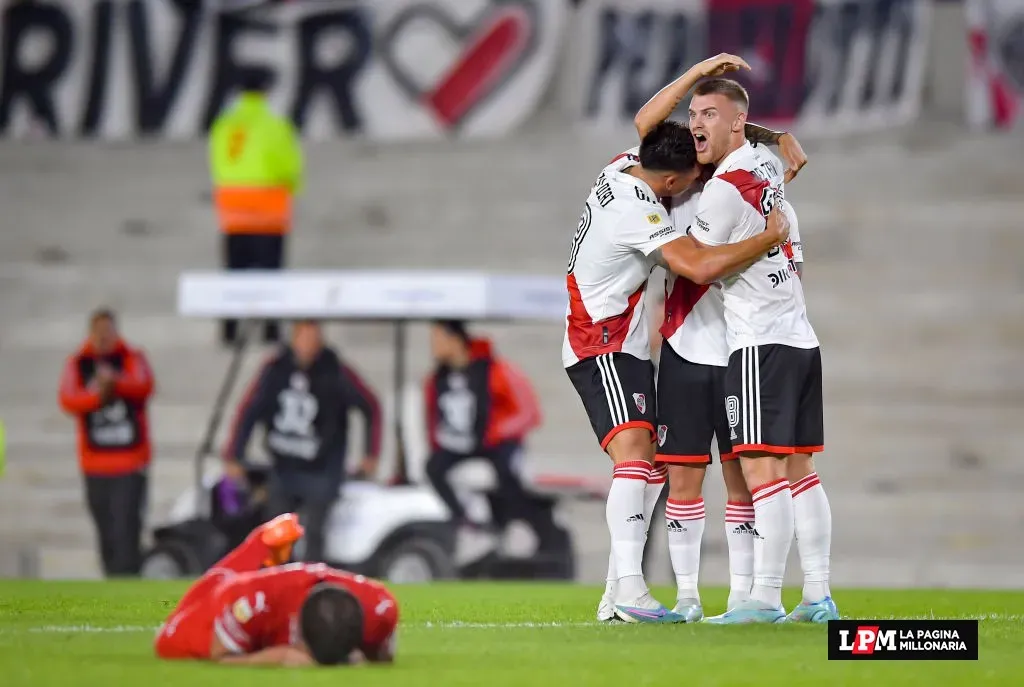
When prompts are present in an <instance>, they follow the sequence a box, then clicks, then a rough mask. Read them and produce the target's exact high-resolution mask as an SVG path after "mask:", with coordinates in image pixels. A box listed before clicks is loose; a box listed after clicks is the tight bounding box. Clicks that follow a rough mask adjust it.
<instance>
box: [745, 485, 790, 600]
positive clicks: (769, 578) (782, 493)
mask: <svg viewBox="0 0 1024 687" xmlns="http://www.w3.org/2000/svg"><path fill="white" fill-rule="evenodd" d="M750 493H751V494H752V495H753V497H754V530H755V533H754V584H753V586H752V587H751V588H750V598H751V599H753V600H755V601H760V602H761V603H763V604H767V605H768V606H771V607H772V608H781V607H782V578H783V577H784V576H785V574H786V557H787V556H789V547H790V545H791V544H792V543H793V496H792V494H791V493H790V490H789V482H788V481H786V480H784V479H777V480H774V481H771V482H768V483H767V484H762V485H761V486H759V487H757V488H756V489H751V490H750Z"/></svg>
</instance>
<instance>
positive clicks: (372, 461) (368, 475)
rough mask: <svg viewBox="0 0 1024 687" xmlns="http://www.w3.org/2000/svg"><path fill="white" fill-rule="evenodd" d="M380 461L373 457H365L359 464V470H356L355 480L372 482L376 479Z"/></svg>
mask: <svg viewBox="0 0 1024 687" xmlns="http://www.w3.org/2000/svg"><path fill="white" fill-rule="evenodd" d="M379 463H380V461H379V460H378V459H377V458H376V457H374V456H366V457H365V458H363V460H362V461H361V462H360V463H359V469H358V470H356V478H358V479H365V480H373V479H375V478H376V477H377V466H378V464H379Z"/></svg>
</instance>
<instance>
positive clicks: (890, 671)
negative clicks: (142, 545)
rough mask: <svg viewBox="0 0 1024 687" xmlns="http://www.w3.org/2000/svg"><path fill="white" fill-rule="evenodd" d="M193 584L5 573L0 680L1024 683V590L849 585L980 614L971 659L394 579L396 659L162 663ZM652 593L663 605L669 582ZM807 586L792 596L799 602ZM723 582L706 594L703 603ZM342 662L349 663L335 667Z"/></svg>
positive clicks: (12, 683) (519, 589)
mask: <svg viewBox="0 0 1024 687" xmlns="http://www.w3.org/2000/svg"><path fill="white" fill-rule="evenodd" d="M184 588H185V585H183V584H177V583H154V582H141V581H140V582H116V583H115V582H111V583H101V582H96V583H88V582H77V583H76V582H35V581H33V582H0V685H2V686H3V687H23V686H24V687H28V686H36V685H45V686H50V685H53V686H54V687H58V686H59V687H92V686H97V687H100V686H102V687H176V686H177V685H181V686H183V687H184V686H187V687H201V686H203V685H211V686H216V687H235V686H236V685H237V686H238V687H243V686H244V687H253V686H254V685H256V686H261V685H263V684H267V683H265V682H264V681H266V680H273V685H274V687H278V686H279V685H310V686H316V685H338V684H345V685H356V684H358V685H402V686H403V687H416V686H418V685H425V686H426V685H434V684H436V685H439V686H443V687H449V686H454V685H471V686H472V687H492V686H495V685H526V686H533V685H536V686H538V687H539V686H545V685H558V686H559V687H591V686H593V685H615V686H616V687H619V686H622V685H627V686H633V685H680V684H688V685H701V686H707V685H751V686H755V687H769V686H772V685H785V686H786V687H790V686H793V685H829V686H832V685H877V686H879V687H887V686H888V685H894V686H895V685H901V686H902V685H943V686H945V685H977V684H994V685H1012V684H1024V646H1022V644H1024V593H1022V592H976V591H949V590H932V591H929V590H914V591H868V590H839V591H838V592H837V593H836V598H837V600H838V602H839V604H840V610H841V612H842V613H843V616H844V617H851V618H857V619H872V618H892V617H898V618H921V617H935V618H980V619H981V646H980V660H979V661H977V662H959V661H956V662H954V661H932V662H909V661H908V662H902V661H896V662H894V661H888V662H870V663H866V662H856V663H855V662H850V661H837V662H829V661H828V660H827V659H826V656H827V647H826V640H825V628H824V627H821V626H787V625H781V626H772V627H714V626H708V625H695V626H694V625H674V626H633V625H630V626H627V625H615V626H603V625H598V624H597V623H596V622H595V621H594V619H593V612H594V608H595V605H596V601H597V599H598V597H599V595H600V590H599V589H597V588H593V587H583V586H576V585H561V584H490V583H488V584H483V583H481V584H476V583H463V584H435V585H430V586H408V587H398V588H397V589H396V593H397V596H398V598H399V601H400V603H401V611H402V620H401V629H400V631H399V632H400V634H399V639H398V660H397V663H396V664H395V665H393V666H360V667H354V668H338V669H323V668H312V669H301V670H295V669H291V670H289V669H267V668H263V669H251V668H250V669H244V668H238V667H234V666H212V665H204V664H197V663H192V664H189V663H164V662H160V661H157V660H156V659H155V658H154V657H153V653H152V638H153V634H154V630H155V628H156V626H157V625H158V624H159V623H160V621H161V620H163V618H164V616H165V615H166V614H167V613H169V611H170V610H171V609H172V608H173V606H174V604H175V602H176V601H177V599H178V597H179V595H180V594H181V593H182V592H183V590H184ZM656 594H657V595H658V597H659V598H661V599H662V600H664V601H668V600H670V599H671V598H672V593H671V591H670V590H666V589H659V590H656ZM797 595H798V592H795V591H794V592H791V593H788V594H787V598H786V601H787V603H788V604H789V605H792V604H793V603H795V602H796V601H797V599H796V596H797ZM724 602H725V591H724V590H722V589H709V590H705V592H704V603H705V608H706V610H707V611H708V612H709V613H716V612H720V611H721V610H722V607H723V606H724ZM339 671H341V672H340V673H339Z"/></svg>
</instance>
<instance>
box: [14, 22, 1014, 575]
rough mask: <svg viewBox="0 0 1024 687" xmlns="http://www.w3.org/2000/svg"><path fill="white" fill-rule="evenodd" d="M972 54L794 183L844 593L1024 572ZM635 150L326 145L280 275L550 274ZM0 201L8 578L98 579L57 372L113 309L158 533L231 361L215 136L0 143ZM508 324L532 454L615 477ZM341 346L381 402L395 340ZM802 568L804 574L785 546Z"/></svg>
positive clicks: (537, 339) (562, 130) (537, 344)
mask: <svg viewBox="0 0 1024 687" xmlns="http://www.w3.org/2000/svg"><path fill="white" fill-rule="evenodd" d="M936 14H937V17H936V22H935V27H934V31H935V36H933V38H934V39H935V41H936V42H937V41H938V40H939V39H940V38H941V37H942V36H947V37H949V36H957V37H958V40H962V38H959V37H962V36H963V32H964V29H963V19H962V10H961V9H959V8H957V7H955V6H954V7H952V8H947V7H946V6H941V7H939V8H937V9H936ZM954 52H955V51H954ZM963 59H964V58H963V55H962V54H961V55H960V56H959V58H957V57H956V56H954V57H949V56H948V55H944V56H943V57H941V58H938V57H937V58H936V60H935V61H934V62H933V63H932V65H931V72H930V76H929V89H928V92H929V94H930V97H929V99H928V101H927V102H928V105H927V106H926V110H927V112H926V114H925V116H924V118H923V120H922V121H921V122H920V123H919V124H918V125H915V126H913V127H911V128H906V129H903V130H900V131H897V132H891V133H885V134H870V135H863V136H860V137H859V138H849V137H847V138H842V139H836V140H828V141H820V140H819V141H815V142H812V143H809V144H807V145H806V146H805V147H806V148H807V150H808V153H809V155H810V157H811V163H810V165H809V166H808V168H807V169H806V171H805V172H804V173H803V174H802V175H801V176H800V178H799V180H798V182H796V183H794V184H793V185H792V187H791V188H790V189H788V192H787V195H788V196H789V197H790V198H791V199H792V200H793V202H794V205H795V207H796V208H797V210H798V212H799V215H800V221H801V232H802V234H803V237H804V242H805V246H806V248H805V251H806V255H807V268H806V275H805V283H806V290H807V293H808V300H809V305H810V309H811V317H812V321H813V322H814V324H815V327H816V329H817V331H818V334H819V337H820V338H821V340H822V347H823V352H824V360H825V374H826V380H825V383H826V426H827V452H826V453H825V454H824V457H823V458H822V459H821V460H820V462H819V471H820V473H821V474H822V476H823V479H824V480H825V483H826V486H827V488H828V490H829V495H830V498H831V502H832V508H833V517H834V523H835V536H834V545H833V550H834V555H833V559H834V560H833V570H834V573H833V577H834V581H835V583H836V584H837V585H852V584H860V585H886V586H888V585H891V586H908V585H920V586H947V585H949V586H991V587H996V586H1020V585H1021V584H1022V579H1024V578H1022V577H1021V575H1020V569H1021V566H1022V565H1024V546H1021V545H1020V543H1021V541H1022V540H1024V536H1022V534H1021V531H1022V527H1024V501H1022V500H1021V499H1020V493H1021V491H1022V489H1024V461H1022V460H1021V458H1020V456H1019V455H1018V451H1019V450H1020V447H1021V446H1022V445H1024V423H1022V422H1021V418H1022V417H1024V298H1022V293H1024V262H1022V256H1024V227H1022V222H1021V217H1024V178H1022V176H1021V174H1020V171H1019V170H1020V160H1021V159H1024V138H1022V137H1020V136H1005V135H1003V136H999V135H991V134H971V135H967V134H965V133H964V127H963V126H962V125H961V124H959V123H957V122H958V121H959V118H958V115H959V113H960V110H961V109H962V108H961V107H960V105H959V100H958V99H959V98H962V95H961V94H960V93H959V92H958V89H956V88H953V86H951V85H950V81H951V80H952V81H953V82H955V83H956V84H960V75H961V74H962V69H963V66H962V65H963V64H964V62H963ZM950 65H952V71H950V69H951V67H950ZM957 69H959V70H960V71H956V70H957ZM552 100H553V99H552ZM627 145H631V142H630V141H629V140H628V138H620V139H617V140H616V139H612V138H608V137H604V138H602V137H600V136H595V135H593V134H587V133H584V132H580V131H575V130H572V129H570V127H569V126H568V125H567V123H566V122H565V119H564V118H563V116H562V115H561V114H560V112H559V108H558V107H557V105H556V103H554V102H549V103H547V105H545V107H544V108H543V109H542V110H541V112H540V113H539V114H537V115H536V116H535V117H534V118H533V119H532V120H531V122H530V123H529V125H528V126H527V127H525V128H524V129H523V131H522V133H519V134H517V135H515V136H514V137H513V138H510V139H506V140H500V141H492V142H483V143H472V144H464V145H459V146H456V145H451V144H445V143H412V144H403V145H401V146H395V147H389V146H386V145H384V146H378V145H371V144H366V143H358V142H352V141H332V142H325V143H317V144H316V145H310V146H309V147H308V149H307V154H308V158H309V160H308V179H309V182H308V188H307V189H306V191H305V194H304V197H303V199H302V202H301V204H300V209H299V214H298V217H297V221H296V225H297V227H298V229H297V231H296V233H295V235H294V242H293V244H292V246H293V248H292V256H291V258H290V262H291V264H293V265H296V266H303V267H322V268H353V267H360V268H365V267H374V266H380V267H396V268H401V267H424V266H429V267H436V268H463V267H479V268H482V269H487V270H507V271H528V272H530V271H532V272H539V273H551V274H561V273H562V272H561V270H563V269H564V262H565V258H566V250H567V245H568V240H569V237H570V236H571V233H572V228H573V227H574V226H575V223H576V219H577V215H578V212H579V204H580V201H581V200H582V198H583V196H584V193H585V190H586V188H587V187H588V185H589V184H590V183H591V182H592V179H593V176H594V174H595V172H596V171H597V170H598V169H600V167H601V165H602V164H603V162H604V161H605V160H606V159H607V158H608V157H609V155H610V154H613V153H615V152H616V151H618V150H620V149H621V148H622V147H624V146H627ZM0 208H2V209H3V220H2V225H3V230H2V231H0V293H2V294H3V295H2V297H0V319H2V321H3V326H2V327H0V380H2V383H0V417H3V419H4V421H5V422H6V425H7V428H8V441H9V447H8V452H7V453H8V462H9V465H8V472H7V475H6V477H5V478H4V479H3V481H2V482H0V522H3V526H2V527H0V547H2V550H3V551H4V552H5V555H3V556H0V575H4V574H8V575H10V574H19V573H27V574H39V575H43V576H47V577H54V576H59V577H66V576H74V577H79V576H82V577H90V576H95V575H96V574H97V572H98V567H97V564H96V561H95V554H94V547H93V544H92V536H93V534H92V531H91V526H90V524H89V521H88V519H87V518H86V515H85V511H84V507H83V503H82V493H81V492H82V489H81V486H80V484H79V478H78V475H77V472H76V469H75V461H74V453H73V450H74V448H73V447H74V432H73V429H74V428H73V425H72V422H71V421H70V420H69V419H68V418H66V417H64V416H63V415H61V413H60V411H59V409H58V408H57V405H56V389H57V379H58V375H59V373H60V368H61V364H62V361H63V357H64V356H65V355H66V354H67V352H68V351H69V350H70V348H71V346H73V345H74V343H76V342H77V341H78V340H79V339H80V337H81V336H82V334H83V332H84V328H85V315H84V314H85V313H87V312H88V311H89V310H90V309H91V308H93V307H94V306H96V305H98V304H106V305H110V306H111V307H113V308H115V309H116V310H117V311H118V312H120V313H121V315H122V322H123V325H122V326H123V329H124V330H125V332H126V334H127V335H128V336H130V337H131V339H132V340H133V342H137V343H138V345H140V346H142V347H144V348H145V350H146V351H147V353H148V355H149V357H150V360H151V362H152V364H153V366H154V368H155V370H156V374H157V381H158V391H157V396H156V402H155V404H154V405H153V408H152V421H153V431H154V436H155V444H156V447H157V452H156V458H155V464H154V474H153V478H152V480H151V483H152V484H153V485H154V488H153V494H152V507H151V520H152V521H153V522H159V520H160V519H161V517H162V516H163V514H165V513H166V510H167V507H168V505H169V502H170V500H171V499H172V498H173V497H174V496H175V495H177V494H178V493H179V492H180V491H181V490H182V489H184V488H185V487H186V486H187V485H188V484H189V481H190V479H191V475H192V472H191V470H192V462H191V459H192V455H193V452H194V450H195V446H196V444H197V442H198V441H199V438H200V435H201V433H202V429H203V426H204V423H205V420H206V417H207V413H208V410H209V405H210V404H211V403H212V400H213V398H214V396H215V393H216V388H217V384H218V383H219V380H220V376H221V374H222V372H223V370H224V369H225V367H226V362H227V353H225V352H222V351H220V350H218V348H217V347H216V345H215V339H216V332H215V325H214V324H213V323H211V322H197V321H186V320H182V319H180V318H179V317H177V316H176V315H175V314H174V297H175V282H176V278H177V275H178V273H179V272H180V271H181V270H182V269H184V268H213V267H214V266H215V264H216V261H215V255H216V250H217V233H216V231H215V229H214V227H213V226H212V212H211V208H210V206H209V202H208V191H207V183H206V167H205V150H204V147H203V145H202V144H201V143H200V142H195V143H177V144H169V143H146V144H108V145H97V144H92V143H79V142H42V141H39V142H31V143H16V142H3V143H0ZM493 331H494V333H495V338H496V341H497V343H498V345H499V346H500V348H501V350H503V351H504V352H505V353H506V354H507V355H508V356H509V357H510V358H511V359H513V360H515V361H516V362H517V364H519V365H521V366H522V368H523V369H524V371H525V372H526V373H527V374H529V375H530V377H531V378H532V379H533V381H534V383H535V385H536V388H537V391H538V393H539V395H540V397H541V401H542V403H543V406H544V410H545V413H546V423H545V426H544V427H543V429H542V430H541V431H540V432H539V433H538V434H537V435H536V437H535V439H534V441H533V442H532V451H531V454H530V456H529V460H530V461H531V462H532V463H533V465H535V466H536V465H543V466H544V469H545V470H546V471H547V470H560V471H565V472H572V473H577V472H578V473H580V474H589V475H599V474H605V472H606V471H607V468H608V466H607V463H606V459H605V458H603V457H602V455H601V453H600V451H599V449H598V448H597V446H596V445H595V442H594V440H593V438H592V436H591V433H590V430H589V428H588V425H587V421H586V418H585V416H584V414H583V411H582V408H581V407H580V404H579V402H578V400H577V399H576V397H575V395H574V393H573V390H572V388H571V386H570V385H569V383H568V382H567V380H566V379H565V376H564V373H563V372H562V370H561V368H560V361H559V355H558V351H559V347H560V343H561V337H562V330H561V329H560V328H558V327H540V326H516V327H503V326H502V327H494V328H493ZM331 339H332V341H333V342H335V343H336V344H338V345H339V346H340V348H341V350H342V351H344V353H345V354H346V355H347V356H349V357H350V358H351V359H353V360H355V361H358V365H359V368H360V370H365V373H366V376H367V378H368V380H369V381H370V382H371V383H373V384H374V385H375V387H376V388H377V389H378V390H380V391H381V392H382V393H383V392H385V391H386V390H387V389H388V388H389V379H390V378H389V376H388V375H389V370H390V352H389V347H388V344H389V343H390V331H389V330H387V329H386V328H384V327H378V326H373V325H359V326H350V327H345V328H341V327H333V328H332V329H331ZM411 348H412V350H413V351H415V355H414V359H413V369H412V372H413V373H414V375H416V376H417V377H419V376H420V375H421V374H423V373H425V372H426V370H427V365H428V359H427V345H426V332H425V330H424V329H422V328H414V330H413V339H412V346H411ZM257 362H258V361H257V358H255V357H254V358H252V359H250V360H249V362H248V368H247V370H246V372H245V373H243V377H247V376H248V374H249V373H250V372H251V371H252V369H253V367H254V366H255V365H256V364H257ZM711 483H712V484H713V485H714V486H713V487H712V490H711V491H712V496H710V497H709V498H708V504H709V507H708V513H709V526H708V533H707V535H706V536H705V552H706V553H705V579H706V580H708V581H709V582H711V581H714V582H719V581H723V580H725V579H726V572H727V569H726V560H725V545H724V537H723V533H722V528H721V527H720V526H718V525H716V524H714V523H715V522H716V521H720V520H718V519H719V518H720V517H721V513H722V510H723V504H722V501H723V498H722V494H721V489H720V487H719V486H718V480H714V479H712V480H711ZM570 517H571V519H572V521H573V523H574V525H575V527H576V528H577V530H578V534H579V544H580V548H581V554H582V559H581V565H580V568H581V571H582V573H583V578H584V579H586V580H589V581H596V580H600V579H603V575H604V565H605V561H606V551H607V549H606V546H607V543H606V538H607V534H606V531H605V526H604V517H603V511H600V510H599V509H598V508H596V507H594V506H582V505H581V506H579V507H578V510H574V511H573V512H572V513H571V514H570ZM14 552H17V555H14ZM666 565H667V564H666ZM790 573H791V574H795V575H796V576H797V577H796V578H798V576H799V565H798V564H797V563H796V561H795V558H794V560H793V563H792V564H791V566H790ZM796 578H795V579H796Z"/></svg>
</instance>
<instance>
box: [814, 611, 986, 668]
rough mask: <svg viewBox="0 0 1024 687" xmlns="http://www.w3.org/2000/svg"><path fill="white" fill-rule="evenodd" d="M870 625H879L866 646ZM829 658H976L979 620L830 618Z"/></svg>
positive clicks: (960, 659)
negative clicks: (874, 635)
mask: <svg viewBox="0 0 1024 687" xmlns="http://www.w3.org/2000/svg"><path fill="white" fill-rule="evenodd" d="M867 628H877V636H876V637H875V639H874V642H873V644H871V646H865V645H867V644H868V643H869V642H868V641H867V640H868V639H869V637H870V635H864V634H863V633H861V631H862V630H866V629H867ZM890 633H893V634H890ZM951 633H955V635H953V636H954V637H955V638H948V637H949V635H950V634H951ZM961 647H962V648H961ZM865 649H866V650H865ZM828 658H829V660H830V661H837V660H838V661H844V660H845V661H858V660H866V661H977V660H978V621H977V620H830V621H829V622H828Z"/></svg>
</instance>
